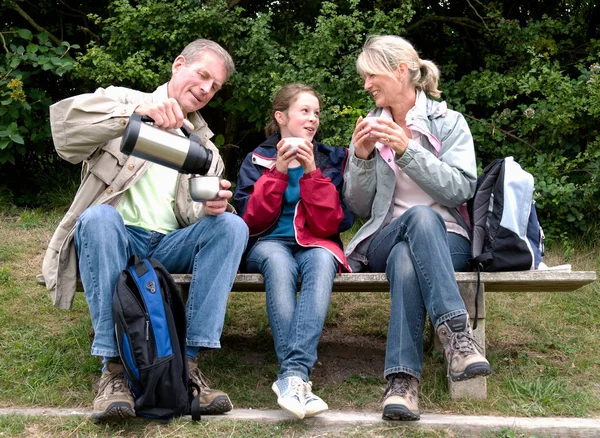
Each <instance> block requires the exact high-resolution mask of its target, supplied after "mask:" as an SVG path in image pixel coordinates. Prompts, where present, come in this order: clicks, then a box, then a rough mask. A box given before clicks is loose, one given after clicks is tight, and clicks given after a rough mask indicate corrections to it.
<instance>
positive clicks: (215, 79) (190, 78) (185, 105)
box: [168, 50, 227, 117]
mask: <svg viewBox="0 0 600 438" xmlns="http://www.w3.org/2000/svg"><path fill="white" fill-rule="evenodd" d="M172 72H173V74H172V76H171V81H170V82H169V85H168V93H169V97H172V98H174V99H175V100H177V102H178V103H179V106H180V107H181V110H182V111H183V114H184V116H186V117H187V115H188V114H189V113H191V112H194V111H198V110H199V109H200V108H203V107H204V106H206V104H207V103H208V102H210V100H211V99H212V97H213V96H214V95H215V93H216V92H217V91H219V90H220V89H221V87H222V86H223V84H224V83H225V80H226V79H227V69H226V68H225V64H224V63H223V61H222V60H221V58H219V57H218V56H217V55H216V54H215V53H214V52H213V51H211V50H206V51H204V52H203V53H201V54H200V56H198V58H196V60H195V61H194V62H192V63H190V64H187V65H186V59H185V58H184V57H183V56H178V57H177V58H176V59H175V61H174V62H173V68H172Z"/></svg>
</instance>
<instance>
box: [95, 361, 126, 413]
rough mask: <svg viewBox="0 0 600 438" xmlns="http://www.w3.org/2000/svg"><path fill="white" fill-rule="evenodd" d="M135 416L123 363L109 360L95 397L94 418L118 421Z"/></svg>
mask: <svg viewBox="0 0 600 438" xmlns="http://www.w3.org/2000/svg"><path fill="white" fill-rule="evenodd" d="M130 417H135V409H134V402H133V395H132V394H131V388H130V387H129V382H128V381H127V378H126V377H125V374H124V372H123V365H121V364H120V363H116V362H107V363H106V370H104V371H103V372H102V376H101V377H100V381H99V382H98V394H97V395H96V398H94V411H93V412H92V420H93V421H96V422H101V421H116V420H120V419H124V418H130Z"/></svg>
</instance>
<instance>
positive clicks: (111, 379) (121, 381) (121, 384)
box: [100, 373, 129, 395]
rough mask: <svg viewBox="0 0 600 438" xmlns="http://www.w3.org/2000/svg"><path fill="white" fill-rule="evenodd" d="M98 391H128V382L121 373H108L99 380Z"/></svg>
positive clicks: (111, 392) (112, 392) (110, 392)
mask: <svg viewBox="0 0 600 438" xmlns="http://www.w3.org/2000/svg"><path fill="white" fill-rule="evenodd" d="M100 391H101V392H106V393H107V395H113V394H117V393H119V392H126V391H129V384H128V383H127V380H126V379H125V375H124V374H123V373H108V374H107V375H106V377H105V378H104V379H102V380H101V382H100Z"/></svg>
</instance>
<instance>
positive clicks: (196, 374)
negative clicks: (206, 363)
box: [190, 366, 210, 390]
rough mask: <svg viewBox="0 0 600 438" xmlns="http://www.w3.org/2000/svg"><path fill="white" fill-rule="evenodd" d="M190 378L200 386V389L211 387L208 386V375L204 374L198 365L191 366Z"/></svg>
mask: <svg viewBox="0 0 600 438" xmlns="http://www.w3.org/2000/svg"><path fill="white" fill-rule="evenodd" d="M190 380H191V381H192V382H193V383H195V384H196V385H197V386H198V387H199V388H200V390H207V389H210V388H209V387H208V385H209V382H208V379H207V378H206V376H204V374H202V371H200V368H198V367H197V366H196V367H193V368H190Z"/></svg>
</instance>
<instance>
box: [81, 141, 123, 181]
mask: <svg viewBox="0 0 600 438" xmlns="http://www.w3.org/2000/svg"><path fill="white" fill-rule="evenodd" d="M119 147H120V139H116V140H112V141H110V142H108V143H107V144H106V145H105V146H103V147H102V149H101V153H100V156H99V157H98V158H97V159H96V160H94V161H93V162H91V163H90V169H89V172H90V173H91V174H93V175H95V176H96V177H98V178H99V179H100V180H102V181H103V182H104V183H105V184H106V185H111V184H112V182H113V181H114V180H115V178H116V177H117V175H118V174H119V172H120V171H121V169H122V168H123V166H124V165H125V162H126V161H127V158H128V157H127V155H125V154H123V153H122V152H121V151H120V149H119Z"/></svg>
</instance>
